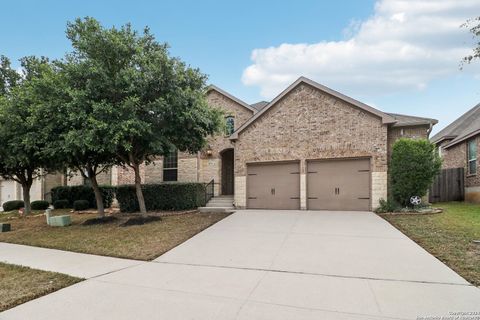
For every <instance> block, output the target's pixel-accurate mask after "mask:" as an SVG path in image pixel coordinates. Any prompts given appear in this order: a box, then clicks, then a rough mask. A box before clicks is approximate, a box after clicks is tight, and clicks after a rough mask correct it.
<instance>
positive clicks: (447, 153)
mask: <svg viewBox="0 0 480 320" xmlns="http://www.w3.org/2000/svg"><path fill="white" fill-rule="evenodd" d="M431 141H432V142H433V143H435V144H436V145H437V147H438V150H439V153H440V155H441V157H442V159H443V168H444V169H449V168H464V172H465V200H466V201H470V202H479V203H480V167H479V162H478V160H480V159H479V151H480V104H477V105H476V106H475V107H473V108H472V109H470V110H469V111H467V112H466V113H465V114H463V115H462V116H461V117H460V118H458V119H457V120H455V121H453V122H452V123H451V124H450V125H448V126H447V127H445V128H444V129H443V130H441V131H440V132H439V133H437V134H436V135H434V136H433V137H432V138H431ZM477 159H478V160H477Z"/></svg>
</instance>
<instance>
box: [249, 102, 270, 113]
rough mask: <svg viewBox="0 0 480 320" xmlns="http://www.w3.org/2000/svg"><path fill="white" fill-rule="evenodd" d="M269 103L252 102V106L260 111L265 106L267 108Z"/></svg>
mask: <svg viewBox="0 0 480 320" xmlns="http://www.w3.org/2000/svg"><path fill="white" fill-rule="evenodd" d="M267 105H268V101H259V102H257V103H254V104H251V105H250V106H251V107H252V108H254V109H256V110H257V111H260V110H262V109H263V108H265V107H266V106H267Z"/></svg>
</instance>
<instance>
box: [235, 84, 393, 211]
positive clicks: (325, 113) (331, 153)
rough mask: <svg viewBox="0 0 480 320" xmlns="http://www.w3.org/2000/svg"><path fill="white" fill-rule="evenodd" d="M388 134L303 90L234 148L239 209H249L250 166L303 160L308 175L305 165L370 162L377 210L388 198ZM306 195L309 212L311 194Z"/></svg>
mask: <svg viewBox="0 0 480 320" xmlns="http://www.w3.org/2000/svg"><path fill="white" fill-rule="evenodd" d="M387 130H388V128H387V125H383V124H382V120H381V119H380V118H379V117H376V116H374V115H372V114H370V113H367V112H365V111H364V110H361V109H359V108H357V107H354V106H352V105H350V104H348V103H346V102H344V101H342V100H339V99H337V98H335V97H333V96H330V95H328V94H326V93H324V92H322V91H320V90H317V89H315V88H313V87H311V86H309V85H307V84H300V85H299V86H297V87H296V88H295V89H293V90H292V91H291V92H290V93H289V94H287V95H286V96H285V97H283V98H282V100H280V101H279V102H277V104H276V105H275V106H273V108H271V109H270V110H268V111H267V112H266V114H264V115H262V117H260V118H258V119H257V120H256V121H255V122H254V123H253V124H251V125H250V126H249V127H248V128H247V129H245V130H244V131H243V132H242V133H240V136H239V139H238V140H237V141H236V144H235V177H236V178H235V183H236V184H235V192H236V194H235V200H236V205H237V206H240V207H244V206H245V204H246V190H245V185H246V170H247V168H246V165H247V163H249V162H257V161H279V160H298V159H300V160H301V165H300V167H301V168H300V170H301V174H305V160H306V159H327V158H347V157H371V170H372V182H374V184H372V187H373V188H372V197H371V198H372V207H373V208H375V207H376V206H377V205H378V201H377V199H379V198H380V197H386V192H385V191H384V190H386V188H387V175H386V172H387ZM304 184H305V183H304ZM301 195H302V197H303V198H304V199H301V204H302V206H305V205H306V192H305V191H304V192H301ZM373 201H377V202H376V203H374V202H373Z"/></svg>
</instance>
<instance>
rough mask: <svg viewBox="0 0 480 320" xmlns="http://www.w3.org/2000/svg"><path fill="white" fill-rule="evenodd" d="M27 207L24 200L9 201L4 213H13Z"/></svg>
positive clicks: (6, 203)
mask: <svg viewBox="0 0 480 320" xmlns="http://www.w3.org/2000/svg"><path fill="white" fill-rule="evenodd" d="M24 206H25V204H24V202H23V201H22V200H11V201H7V202H5V203H4V204H3V206H2V207H3V211H5V212H6V211H13V210H18V209H20V208H23V207H24Z"/></svg>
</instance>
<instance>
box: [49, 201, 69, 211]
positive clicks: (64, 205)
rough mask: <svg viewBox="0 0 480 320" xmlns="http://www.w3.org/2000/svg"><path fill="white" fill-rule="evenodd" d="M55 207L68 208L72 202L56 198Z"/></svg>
mask: <svg viewBox="0 0 480 320" xmlns="http://www.w3.org/2000/svg"><path fill="white" fill-rule="evenodd" d="M53 207H54V208H55V209H66V208H70V202H69V201H68V200H67V199H61V200H55V201H54V202H53Z"/></svg>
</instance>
